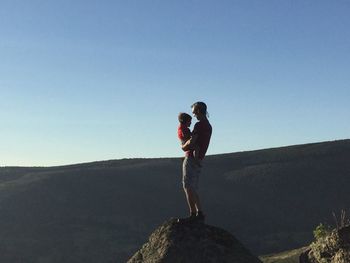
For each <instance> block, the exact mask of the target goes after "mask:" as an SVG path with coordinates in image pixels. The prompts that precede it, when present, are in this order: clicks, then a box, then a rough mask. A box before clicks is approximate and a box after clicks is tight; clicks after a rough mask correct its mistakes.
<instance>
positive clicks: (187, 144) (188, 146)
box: [182, 134, 198, 152]
mask: <svg viewBox="0 0 350 263" xmlns="http://www.w3.org/2000/svg"><path fill="white" fill-rule="evenodd" d="M197 138H198V135H197V134H195V135H193V136H192V137H191V139H189V140H187V141H186V142H185V143H184V145H182V150H184V151H185V152H186V151H189V150H191V149H193V148H194V147H195V144H196V140H197Z"/></svg>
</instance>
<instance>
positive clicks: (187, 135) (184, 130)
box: [177, 124, 192, 145]
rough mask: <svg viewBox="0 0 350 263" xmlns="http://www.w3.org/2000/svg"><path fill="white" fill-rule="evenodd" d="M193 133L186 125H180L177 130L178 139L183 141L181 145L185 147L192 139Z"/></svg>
mask: <svg viewBox="0 0 350 263" xmlns="http://www.w3.org/2000/svg"><path fill="white" fill-rule="evenodd" d="M191 136H192V134H191V131H190V129H189V128H188V127H186V125H185V124H180V125H179V127H178V128H177V137H178V138H179V139H180V141H181V145H184V144H185V142H186V141H188V140H189V139H191Z"/></svg>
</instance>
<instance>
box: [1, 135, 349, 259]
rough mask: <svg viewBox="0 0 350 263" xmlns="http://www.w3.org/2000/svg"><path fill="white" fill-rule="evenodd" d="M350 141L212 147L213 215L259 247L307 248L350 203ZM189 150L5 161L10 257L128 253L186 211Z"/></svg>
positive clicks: (207, 196) (209, 196)
mask: <svg viewBox="0 0 350 263" xmlns="http://www.w3.org/2000/svg"><path fill="white" fill-rule="evenodd" d="M349 160H350V140H342V141H334V142H325V143H314V144H306V145H297V146H289V147H281V148H274V149H265V150H258V151H250V152H239V153H232V154H222V155H213V156H208V157H207V159H206V161H205V164H204V166H205V168H204V173H203V176H202V179H201V185H200V193H201V195H202V199H203V204H204V207H205V210H206V213H207V218H208V220H207V221H208V223H209V224H212V225H217V226H219V227H222V228H225V229H227V230H229V231H230V232H231V233H233V234H234V235H235V236H237V237H238V238H239V239H240V240H241V241H243V243H244V244H245V245H246V246H247V247H248V248H249V249H250V250H252V251H253V253H254V254H268V253H271V252H278V251H282V250H287V249H290V248H294V247H301V246H303V245H306V244H308V243H309V242H310V241H311V240H312V230H313V229H314V228H315V226H316V225H318V223H320V222H326V221H330V220H332V218H331V212H332V211H340V210H341V209H349V208H350V205H349V204H350V194H349V190H348V189H349V188H350V176H349V175H350V162H349ZM180 180H181V159H180V158H173V159H172V158H169V159H124V160H112V161H104V162H94V163H87V164H78V165H71V166H61V167H48V168H30V167H29V168H26V167H4V168H0V231H1V233H2V235H1V237H0V261H1V262H23V260H25V262H124V261H125V260H126V259H127V258H129V257H130V256H131V255H132V254H133V253H134V252H135V251H136V250H137V249H138V248H139V246H140V245H141V244H143V243H144V242H145V241H146V238H147V237H148V236H149V234H150V233H151V231H152V230H153V229H154V228H155V227H156V226H158V225H159V224H160V223H161V222H163V221H164V220H165V219H167V218H169V217H172V216H183V215H185V214H186V211H187V210H186V209H187V208H186V204H185V200H184V196H183V193H182V189H181V183H180Z"/></svg>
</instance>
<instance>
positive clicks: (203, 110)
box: [191, 101, 209, 120]
mask: <svg viewBox="0 0 350 263" xmlns="http://www.w3.org/2000/svg"><path fill="white" fill-rule="evenodd" d="M191 108H192V113H193V115H194V116H195V117H196V118H197V119H198V120H203V119H206V118H207V117H208V116H209V114H208V112H207V105H206V104H205V103H204V102H202V101H198V102H196V103H194V104H193V105H192V106H191Z"/></svg>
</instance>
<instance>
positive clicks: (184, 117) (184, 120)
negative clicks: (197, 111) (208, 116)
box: [178, 112, 192, 127]
mask: <svg viewBox="0 0 350 263" xmlns="http://www.w3.org/2000/svg"><path fill="white" fill-rule="evenodd" d="M178 119H179V122H180V123H181V124H184V125H186V126H187V127H189V126H190V125H191V120H192V117H191V115H189V114H187V113H185V112H180V113H179V117H178Z"/></svg>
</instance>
